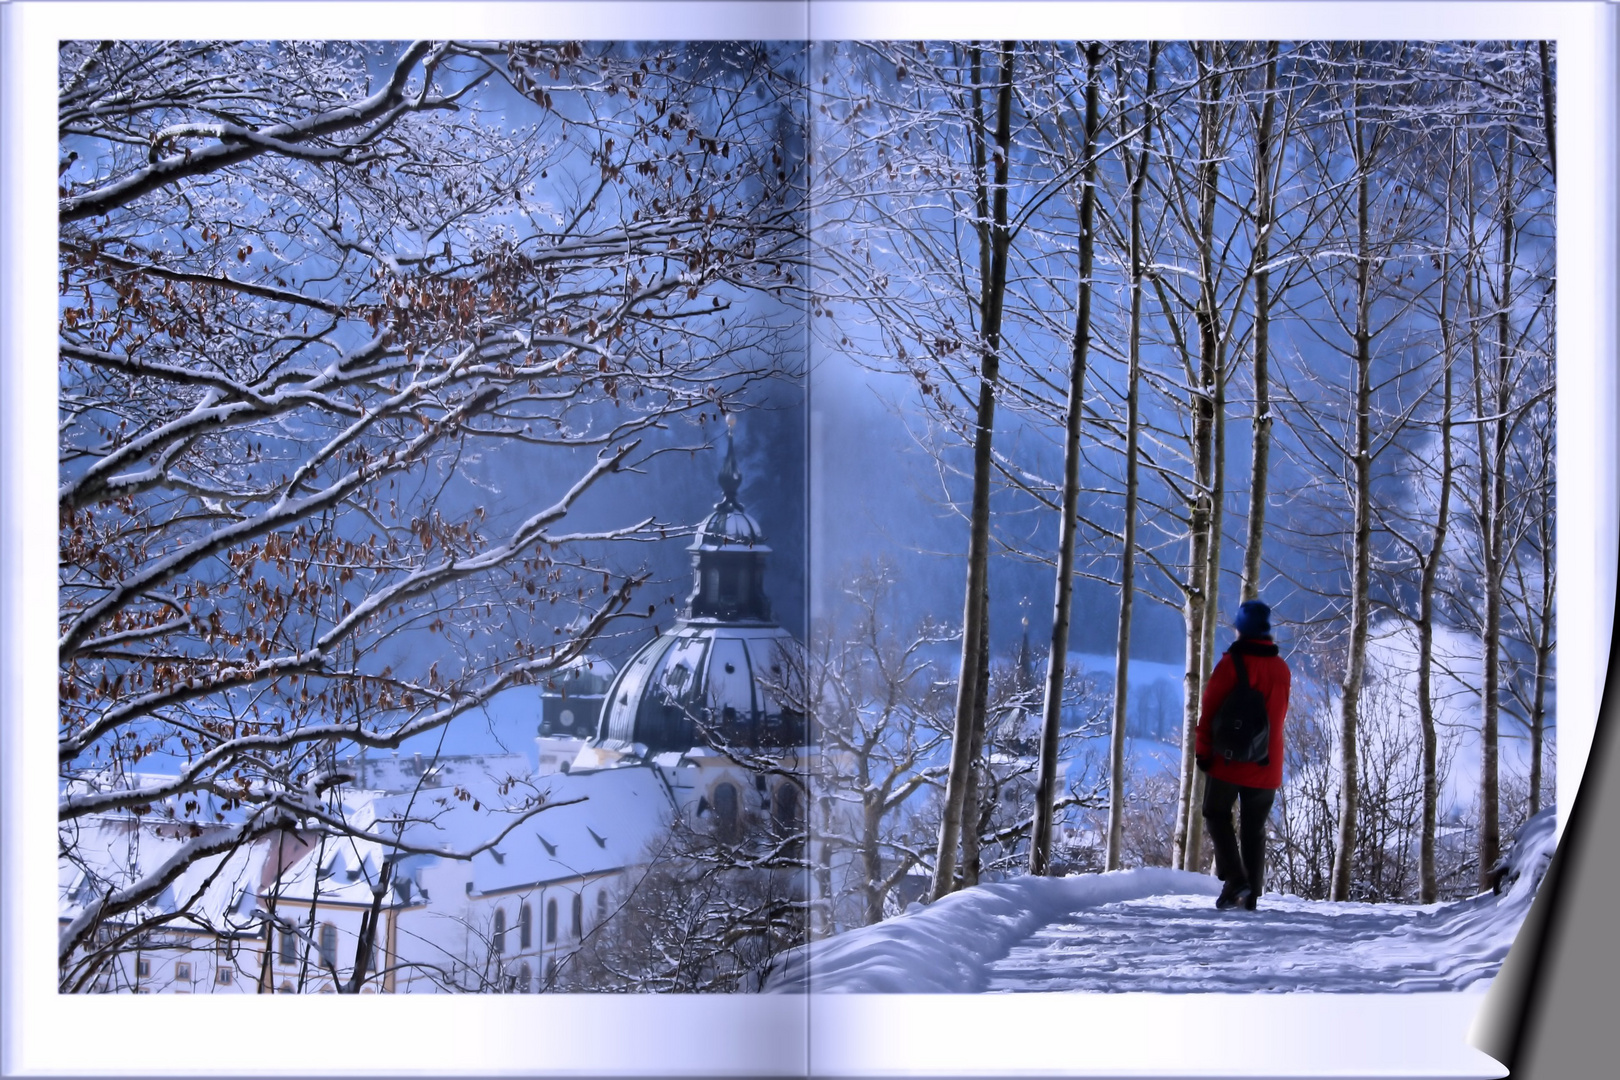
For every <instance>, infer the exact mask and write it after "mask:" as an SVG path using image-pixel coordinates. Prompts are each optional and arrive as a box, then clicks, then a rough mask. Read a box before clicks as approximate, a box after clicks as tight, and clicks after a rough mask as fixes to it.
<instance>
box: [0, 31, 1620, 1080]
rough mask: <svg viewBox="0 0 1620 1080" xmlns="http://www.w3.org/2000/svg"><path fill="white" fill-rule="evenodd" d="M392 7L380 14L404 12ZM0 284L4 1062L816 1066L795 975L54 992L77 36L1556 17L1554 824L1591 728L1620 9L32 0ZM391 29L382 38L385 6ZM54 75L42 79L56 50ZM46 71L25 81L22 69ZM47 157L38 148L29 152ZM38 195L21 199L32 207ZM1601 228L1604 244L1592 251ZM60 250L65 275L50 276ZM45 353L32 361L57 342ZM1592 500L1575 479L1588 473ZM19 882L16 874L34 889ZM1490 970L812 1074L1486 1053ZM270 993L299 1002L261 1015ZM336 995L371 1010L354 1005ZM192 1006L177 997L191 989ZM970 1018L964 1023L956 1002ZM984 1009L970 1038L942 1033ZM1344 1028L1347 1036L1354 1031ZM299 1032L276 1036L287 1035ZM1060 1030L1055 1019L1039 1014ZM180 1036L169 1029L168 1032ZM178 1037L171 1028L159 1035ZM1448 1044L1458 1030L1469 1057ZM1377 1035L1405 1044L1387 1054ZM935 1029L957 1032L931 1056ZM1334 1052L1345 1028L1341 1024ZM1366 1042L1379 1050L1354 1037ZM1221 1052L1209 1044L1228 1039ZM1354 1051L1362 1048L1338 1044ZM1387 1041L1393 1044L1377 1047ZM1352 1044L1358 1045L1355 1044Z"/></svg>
mask: <svg viewBox="0 0 1620 1080" xmlns="http://www.w3.org/2000/svg"><path fill="white" fill-rule="evenodd" d="M384 12H386V17H383V13H384ZM3 18H4V20H5V22H4V33H5V41H4V53H3V54H0V63H3V64H4V70H5V71H6V72H8V73H9V72H15V73H16V74H7V75H6V76H5V80H6V81H5V95H4V105H5V109H6V114H5V133H6V155H5V172H4V173H3V174H0V175H3V179H4V181H5V191H6V199H7V203H6V211H7V218H8V220H7V223H6V224H7V232H6V243H7V251H6V258H7V262H6V266H5V270H6V281H7V284H6V287H5V288H6V292H5V299H4V307H3V308H0V316H3V318H0V321H3V325H0V334H3V335H5V337H4V341H5V345H6V362H7V365H8V367H7V370H6V371H5V373H4V380H5V381H4V390H5V393H4V400H3V403H0V408H3V410H4V412H3V413H0V422H3V423H4V438H5V439H6V446H5V457H4V464H5V473H4V475H3V476H0V488H3V495H0V497H3V498H4V499H5V500H6V514H5V519H4V522H5V527H6V530H7V531H6V533H5V534H4V536H3V537H0V545H3V551H0V553H3V557H4V569H5V580H4V590H3V597H4V599H3V604H4V608H3V618H4V622H3V623H0V633H3V635H4V639H5V643H6V644H5V649H6V654H5V668H4V671H3V678H0V695H3V698H0V702H3V710H4V711H3V713H0V715H3V716H4V718H5V720H6V727H5V729H4V731H0V738H3V739H4V751H5V752H4V762H3V773H0V797H3V799H4V808H5V816H4V820H3V825H4V839H5V840H6V843H5V844H4V853H3V857H4V863H3V871H4V876H3V878H0V881H3V882H4V884H5V890H6V891H5V897H4V904H3V907H0V919H3V923H0V930H3V940H4V945H5V948H4V952H3V954H0V955H3V956H4V959H5V966H4V971H3V972H0V978H3V982H0V988H3V995H4V996H3V1004H4V1006H5V1016H4V1025H3V1027H0V1034H3V1037H4V1042H5V1048H4V1055H5V1056H4V1058H3V1060H0V1070H3V1071H4V1072H5V1073H6V1074H8V1075H9V1074H12V1073H19V1074H59V1075H60V1074H74V1075H89V1074H104V1075H136V1074H156V1075H187V1074H209V1075H227V1074H232V1073H236V1074H240V1073H244V1072H249V1073H264V1072H267V1071H268V1072H277V1073H280V1072H282V1071H283V1070H280V1069H277V1068H276V1064H277V1062H276V1059H275V1058H271V1057H269V1056H268V1055H267V1050H270V1048H274V1051H273V1052H274V1053H275V1054H276V1057H278V1058H279V1057H280V1056H281V1055H282V1054H285V1060H288V1061H296V1062H297V1063H299V1068H297V1069H295V1070H288V1072H304V1073H306V1074H310V1073H312V1074H317V1075H342V1074H346V1073H347V1074H357V1073H363V1074H379V1073H392V1074H401V1075H451V1074H469V1073H476V1074H481V1075H510V1074H536V1073H548V1072H551V1073H576V1074H577V1073H581V1072H587V1071H589V1072H595V1073H602V1074H626V1073H640V1074H654V1075H677V1074H698V1075H718V1074H739V1073H776V1074H794V1073H798V1072H800V1071H801V1070H802V1069H803V1066H804V1062H805V1060H806V1058H805V1047H804V1042H803V1037H804V1036H803V1026H804V1010H805V1008H806V1003H805V1001H804V1000H802V999H797V998H791V997H729V998H712V999H707V998H696V997H666V996H659V997H653V996H648V997H627V996H618V995H602V996H589V995H577V996H568V995H540V996H534V997H527V998H519V997H468V998H456V997H442V996H431V997H425V998H406V997H399V998H383V997H376V998H351V999H342V1000H338V999H332V998H296V997H291V998H290V997H282V996H272V997H271V998H270V999H269V1001H265V1000H264V999H256V1003H255V1004H254V1005H248V1004H247V1002H246V1001H234V1000H231V999H227V998H223V997H218V998H215V997H206V996H200V997H194V998H191V999H190V1000H189V1001H187V1002H186V1003H185V1004H184V1005H183V1006H177V1003H176V1002H175V1001H174V999H173V998H169V997H164V996H152V997H147V998H135V997H127V996H124V997H108V998H101V997H67V996H59V995H57V994H56V992H55V978H54V972H55V963H54V957H53V956H52V948H51V945H52V943H53V940H54V935H44V936H42V935H39V934H29V933H27V928H29V927H31V926H37V925H39V924H40V920H42V919H43V920H44V922H43V924H44V925H53V924H54V918H53V916H54V913H55V906H56V897H55V887H54V882H55V875H54V863H55V850H54V845H53V844H52V843H51V841H50V834H51V830H50V829H49V828H48V827H46V826H45V821H47V820H48V819H49V816H50V814H51V813H52V812H53V807H54V801H55V789H54V776H55V765H54V753H53V748H52V741H51V740H50V739H49V737H48V736H47V734H46V731H47V729H46V727H45V726H44V725H42V724H32V725H29V724H24V723H21V722H20V720H21V718H24V717H27V716H42V715H54V713H55V709H56V701H55V688H54V683H53V679H52V673H53V672H54V670H55V662H54V655H53V654H52V652H51V647H50V642H51V641H52V640H53V639H54V622H53V619H54V612H55V582H54V577H53V576H52V575H48V574H45V573H42V572H41V570H42V569H43V568H44V567H47V566H53V565H54V562H55V557H56V553H55V537H54V535H53V525H52V523H53V521H54V516H55V515H54V513H53V510H54V505H55V498H54V491H55V479H56V478H55V471H54V470H53V469H50V468H46V467H41V464H40V463H42V462H49V461H52V460H54V458H55V431H54V423H53V422H52V420H53V416H54V412H55V409H54V400H55V365H54V362H52V361H53V360H54V355H55V344H54V342H55V334H56V327H55V318H54V312H55V308H56V302H55V299H56V298H55V295H54V285H53V282H54V265H55V250H54V249H55V228H54V213H53V212H52V210H53V209H54V207H53V200H54V186H53V183H52V180H53V178H52V177H51V175H50V174H49V173H48V172H47V171H46V169H45V168H44V167H43V164H44V163H49V162H54V160H55V130H54V122H53V120H54V105H53V101H52V99H51V96H50V94H49V92H48V91H47V92H46V93H45V94H43V95H41V94H40V93H39V89H40V87H52V86H54V79H55V70H54V69H55V63H54V56H55V50H54V48H53V47H45V48H41V45H42V43H53V42H54V40H55V39H56V38H58V37H65V36H77V35H83V34H90V33H93V34H94V35H95V36H108V37H120V36H123V37H154V36H185V37H211V36H235V37H291V36H306V35H310V34H312V33H317V32H318V33H319V35H320V36H324V37H334V38H348V37H352V38H376V37H381V36H386V37H390V38H403V37H408V36H431V35H434V34H450V33H455V34H457V35H461V36H467V35H479V36H486V37H546V38H558V37H571V36H577V37H587V38H614V37H619V38H625V37H637V38H668V39H681V38H685V39H698V38H705V37H739V38H750V37H784V38H785V37H798V36H801V35H803V34H804V33H805V32H806V30H805V28H806V27H807V26H808V28H809V33H810V35H811V36H814V37H817V38H847V37H867V38H871V37H885V36H895V37H918V36H927V37H941V36H951V35H954V34H964V35H973V34H977V35H979V36H996V37H1001V36H1008V35H1014V36H1016V35H1027V36H1039V37H1058V38H1062V37H1105V38H1129V37H1143V36H1147V35H1149V34H1151V35H1152V36H1155V37H1161V38H1187V37H1192V38H1211V37H1219V38H1226V39H1235V38H1269V37H1278V38H1295V39H1297V38H1307V37H1312V38H1323V37H1342V38H1354V37H1369V38H1371V37H1403V38H1415V37H1434V38H1441V37H1448V38H1451V37H1471V38H1482V37H1515V38H1526V37H1531V38H1533V37H1547V38H1556V39H1557V40H1558V42H1559V64H1560V81H1559V96H1560V112H1559V136H1560V138H1559V142H1560V151H1561V154H1560V156H1561V158H1562V161H1561V167H1562V176H1561V180H1560V189H1559V196H1558V215H1559V249H1558V262H1559V278H1560V287H1559V291H1560V306H1559V312H1558V333H1559V352H1560V360H1559V389H1558V395H1559V410H1560V415H1559V444H1560V447H1561V448H1569V449H1571V450H1572V451H1573V450H1574V449H1575V448H1579V453H1578V454H1577V453H1570V454H1568V455H1564V456H1561V458H1560V461H1559V483H1560V491H1561V492H1563V493H1564V494H1565V498H1564V499H1563V500H1562V501H1561V504H1560V507H1559V551H1558V558H1559V576H1560V579H1561V580H1562V581H1563V582H1564V583H1565V584H1566V586H1567V587H1566V588H1564V589H1561V590H1560V596H1559V641H1560V650H1559V651H1560V672H1561V675H1562V678H1561V680H1560V699H1559V704H1560V709H1559V714H1560V715H1559V726H1560V731H1559V758H1558V774H1559V793H1560V800H1559V801H1560V821H1561V822H1562V815H1563V814H1564V808H1565V807H1567V806H1568V804H1569V802H1570V800H1571V799H1572V797H1573V795H1574V792H1575V789H1576V786H1577V783H1578V779H1579V776H1580V771H1581V768H1582V766H1583V765H1584V761H1585V757H1586V752H1587V749H1588V747H1589V745H1590V739H1591V731H1592V725H1593V723H1594V721H1595V717H1596V709H1597V703H1598V700H1599V697H1600V695H1601V689H1602V681H1603V671H1604V664H1605V662H1606V659H1607V645H1608V641H1609V625H1610V616H1611V614H1612V612H1611V607H1612V600H1613V597H1614V587H1613V586H1614V554H1615V545H1614V536H1615V520H1616V516H1615V503H1616V499H1615V483H1614V471H1613V470H1614V468H1615V462H1616V458H1617V455H1616V451H1615V447H1616V436H1615V430H1614V423H1613V420H1612V414H1613V403H1614V401H1615V392H1614V386H1615V379H1614V369H1613V365H1612V363H1604V362H1602V361H1603V360H1604V359H1606V358H1608V357H1610V356H1611V353H1610V346H1611V345H1612V342H1613V340H1614V334H1613V326H1612V320H1613V313H1612V305H1611V303H1610V298H1611V297H1612V296H1613V295H1614V288H1613V282H1614V276H1613V272H1614V268H1613V266H1612V263H1611V259H1610V257H1609V253H1608V249H1607V247H1606V244H1607V241H1608V238H1609V237H1611V236H1612V232H1613V230H1612V225H1613V216H1612V213H1611V208H1610V205H1609V192H1611V191H1612V190H1613V188H1612V185H1611V184H1609V183H1608V180H1609V178H1610V177H1612V176H1613V169H1612V168H1611V167H1610V163H1609V160H1608V158H1609V152H1610V150H1611V149H1612V130H1613V125H1612V122H1611V119H1612V117H1611V113H1610V110H1609V109H1608V108H1607V103H1608V101H1610V100H1612V94H1610V95H1608V96H1607V97H1604V98H1603V101H1604V104H1605V107H1604V108H1601V109H1600V108H1598V104H1599V98H1600V90H1603V91H1606V90H1608V89H1612V88H1611V87H1609V84H1608V83H1607V82H1606V81H1600V74H1601V75H1602V77H1603V79H1604V80H1606V79H1607V78H1608V75H1609V73H1608V72H1607V71H1604V70H1602V65H1601V64H1600V60H1599V58H1600V55H1604V56H1606V53H1605V50H1606V49H1608V48H1610V47H1611V44H1612V41H1613V34H1612V26H1611V18H1610V15H1609V11H1608V10H1606V9H1605V6H1604V5H1601V4H1571V3H1547V4H1540V3H1537V4H1530V3H1526V4H1462V3H1423V4H1407V3H1341V4H1309V3H1261V4H1255V3H1249V4H1231V3H1138V4H1130V3H1102V4H1067V3H999V4H986V3H961V4H938V3H935V4H920V3H892V4H853V3H843V2H836V0H817V2H816V3H814V4H813V5H811V6H809V7H806V6H805V5H801V4H797V3H777V4H766V3H725V2H721V3H656V2H654V3H612V4H603V3H596V4H570V3H557V4H485V3H458V4H391V5H387V6H386V7H384V6H382V5H378V4H366V3H343V4H338V3H319V4H314V3H279V4H247V3H244V4H220V3H211V4H198V3H77V4H70V3H32V2H26V3H12V4H8V5H6V6H5V8H4V9H3ZM380 29H382V30H386V33H379V30H380ZM41 65H43V68H44V71H45V75H44V76H43V81H40V79H41V76H40V66H41ZM23 87H26V88H29V89H31V90H32V91H33V93H32V94H30V93H28V92H27V91H20V88H23ZM30 163H32V166H33V167H32V168H29V167H28V166H29V164H30ZM30 210H32V211H33V214H32V216H30V213H29V211H30ZM1600 245H1604V246H1602V247H1601V249H1600ZM46 266H48V267H49V268H50V270H49V271H45V272H42V268H43V267H46ZM40 357H48V358H51V360H50V361H45V362H41V361H40V360H39V359H38V358H40ZM1572 496H1573V497H1572ZM14 885H15V886H16V887H13V886H14ZM1477 1000H1478V998H1477V996H1476V995H1473V994H1462V995H1423V996H1417V997H1393V996H1391V997H1377V998H1362V997H1348V996H1340V995H1286V996H1283V997H1280V998H1275V997H1270V998H1267V999H1265V1000H1263V1001H1254V1000H1253V999H1250V998H1248V997H1245V996H1237V995H1233V996H1227V995H1219V996H1217V995H1208V996H1206V995H1198V996H1187V995H1179V996H1159V995H1106V996H1085V995H1046V994H1038V995H1021V996H1018V997H1016V998H1014V997H1005V998H996V999H989V998H975V997H959V998H948V999H940V998H928V997H910V998H898V997H859V998H842V999H833V998H826V999H820V1000H818V1001H816V1002H815V1006H814V1015H815V1017H816V1029H815V1032H816V1041H815V1061H814V1064H815V1066H816V1068H817V1071H818V1072H822V1071H826V1072H838V1073H845V1072H862V1073H884V1072H906V1073H927V1074H947V1073H955V1074H964V1073H966V1074H983V1073H986V1072H998V1071H1008V1072H1031V1071H1035V1072H1045V1071H1054V1070H1056V1071H1063V1072H1072V1071H1087V1072H1107V1073H1115V1074H1117V1073H1122V1072H1129V1073H1134V1074H1138V1075H1147V1074H1151V1073H1152V1072H1156V1071H1167V1070H1175V1071H1178V1072H1186V1071H1188V1070H1193V1071H1197V1072H1201V1073H1227V1074H1233V1073H1260V1072H1272V1071H1285V1072H1288V1073H1291V1074H1296V1075H1297V1074H1307V1073H1310V1072H1315V1071H1321V1070H1327V1071H1332V1072H1338V1073H1341V1074H1343V1073H1346V1072H1354V1073H1358V1074H1366V1073H1369V1072H1377V1073H1381V1074H1407V1073H1410V1074H1413V1075H1416V1074H1420V1073H1422V1074H1431V1073H1435V1072H1446V1073H1450V1074H1458V1073H1474V1074H1476V1075H1490V1074H1492V1073H1491V1070H1490V1069H1489V1068H1488V1066H1484V1065H1482V1064H1481V1062H1482V1060H1483V1059H1482V1056H1481V1055H1478V1054H1477V1053H1475V1052H1472V1051H1468V1050H1467V1049H1466V1047H1464V1046H1463V1045H1462V1038H1463V1036H1464V1034H1465V1031H1466V1026H1467V1020H1468V1018H1470V1017H1471V1016H1472V1004H1471V1003H1474V1002H1477ZM266 1008H268V1009H272V1010H280V1011H277V1012H272V1013H270V1014H269V1017H268V1022H267V1016H266V1013H265V1012H264V1011H263V1010H265V1009H266ZM333 1008H342V1009H352V1010H355V1011H354V1013H353V1015H352V1016H347V1017H343V1018H340V1019H338V1018H334V1017H333V1016H332V1015H331V1011H332V1009H333ZM178 1009H183V1010H184V1012H181V1011H178ZM1254 1009H1259V1010H1260V1011H1261V1013H1263V1014H1264V1015H1265V1017H1266V1019H1265V1021H1264V1022H1263V1024H1262V1027H1264V1028H1266V1029H1268V1030H1275V1029H1276V1028H1277V1027H1278V1026H1279V1025H1286V1028H1287V1032H1288V1034H1287V1036H1286V1037H1284V1038H1279V1039H1276V1040H1271V1041H1269V1042H1268V1041H1266V1040H1261V1041H1262V1042H1263V1043H1265V1044H1266V1046H1268V1047H1269V1049H1264V1048H1263V1049H1262V1050H1261V1052H1259V1053H1258V1054H1257V1053H1254V1052H1246V1053H1244V1054H1243V1055H1242V1057H1241V1059H1238V1058H1237V1057H1236V1056H1235V1055H1223V1054H1221V1053H1219V1052H1218V1044H1220V1043H1221V1042H1224V1041H1225V1040H1222V1039H1219V1038H1209V1037H1208V1036H1207V1035H1205V1036H1204V1037H1187V1036H1182V1035H1178V1034H1176V1033H1177V1032H1192V1033H1198V1032H1203V1033H1210V1032H1216V1031H1220V1030H1223V1029H1226V1030H1231V1029H1232V1025H1236V1029H1237V1030H1244V1029H1246V1028H1247V1025H1248V1024H1249V1023H1252V1022H1253V1020H1254V1017H1253V1016H1252V1015H1251V1011H1252V1010H1254ZM969 1023H971V1028H970V1027H967V1026H964V1025H967V1024H969ZM969 1030H977V1031H981V1032H987V1033H998V1034H990V1035H989V1036H988V1037H977V1038H940V1037H938V1033H940V1032H957V1033H962V1032H966V1031H969ZM1334 1032H1339V1033H1340V1034H1339V1035H1338V1036H1337V1037H1335V1036H1334V1034H1333V1033H1334ZM281 1033H285V1034H284V1035H282V1034H281ZM1038 1033H1045V1037H1044V1038H1029V1037H1028V1036H1029V1035H1032V1034H1038ZM176 1035H177V1036H178V1037H175V1036H176ZM170 1038H172V1039H173V1041H172V1043H171V1042H168V1041H164V1040H166V1039H170ZM1453 1039H1455V1041H1456V1045H1457V1047H1458V1052H1457V1053H1455V1054H1453V1053H1450V1052H1449V1049H1448V1048H1449V1047H1450V1046H1451V1043H1452V1041H1453ZM1365 1044H1374V1045H1377V1046H1380V1047H1382V1048H1384V1049H1383V1050H1380V1051H1379V1052H1376V1053H1373V1052H1370V1051H1366V1049H1365ZM930 1046H937V1047H938V1048H939V1049H938V1052H936V1053H928V1052H927V1051H928V1048H929V1047H930ZM1336 1046H1337V1047H1338V1049H1337V1050H1336V1049H1335V1047H1336ZM1356 1046H1363V1052H1361V1053H1353V1052H1351V1051H1353V1049H1354V1048H1355V1047H1356ZM1212 1051H1217V1052H1215V1053H1213V1054H1212V1053H1211V1052H1212ZM1340 1051H1343V1053H1340ZM1385 1051H1388V1052H1385ZM1346 1055H1348V1056H1346Z"/></svg>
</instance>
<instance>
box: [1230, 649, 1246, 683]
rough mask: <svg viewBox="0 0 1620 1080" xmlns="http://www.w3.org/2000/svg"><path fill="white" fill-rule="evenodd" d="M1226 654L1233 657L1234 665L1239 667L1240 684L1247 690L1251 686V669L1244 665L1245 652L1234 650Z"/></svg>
mask: <svg viewBox="0 0 1620 1080" xmlns="http://www.w3.org/2000/svg"><path fill="white" fill-rule="evenodd" d="M1226 655H1227V656H1230V657H1231V658H1232V666H1233V667H1235V668H1237V677H1238V686H1241V687H1243V688H1244V689H1245V690H1247V689H1248V688H1249V669H1248V668H1246V667H1244V666H1243V654H1242V653H1240V652H1236V651H1233V652H1228V653H1227V654H1226ZM1233 689H1236V687H1234V688H1233Z"/></svg>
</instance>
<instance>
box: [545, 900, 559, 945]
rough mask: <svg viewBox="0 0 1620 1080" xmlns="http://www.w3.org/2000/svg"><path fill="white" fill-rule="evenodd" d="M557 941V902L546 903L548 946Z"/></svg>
mask: <svg viewBox="0 0 1620 1080" xmlns="http://www.w3.org/2000/svg"><path fill="white" fill-rule="evenodd" d="M556 941H557V901H555V900H547V901H546V944H547V945H553V944H555V943H556Z"/></svg>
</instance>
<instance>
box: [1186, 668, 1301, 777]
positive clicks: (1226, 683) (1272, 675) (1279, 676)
mask: <svg viewBox="0 0 1620 1080" xmlns="http://www.w3.org/2000/svg"><path fill="white" fill-rule="evenodd" d="M1234 652H1237V653H1242V654H1243V669H1244V670H1245V671H1246V672H1248V675H1249V685H1250V686H1252V687H1254V688H1255V689H1256V690H1259V691H1260V693H1262V694H1264V695H1265V698H1266V716H1267V718H1268V719H1269V720H1270V721H1271V749H1270V751H1269V757H1268V760H1267V761H1266V763H1265V764H1264V765H1261V764H1259V763H1257V762H1253V761H1242V762H1227V761H1222V760H1220V759H1218V758H1215V756H1214V754H1215V750H1214V748H1213V747H1212V746H1211V745H1210V730H1209V729H1210V719H1211V717H1213V716H1214V715H1215V710H1216V709H1218V708H1220V705H1221V702H1223V701H1225V700H1226V695H1227V694H1229V693H1231V692H1232V687H1234V686H1236V685H1237V667H1236V666H1234V665H1233V663H1232V653H1234ZM1290 681H1291V679H1290V675H1289V672H1288V662H1287V661H1286V660H1284V659H1283V658H1282V657H1281V656H1278V655H1277V646H1276V643H1274V642H1273V641H1272V640H1271V639H1270V638H1238V639H1237V640H1236V641H1234V642H1232V647H1231V648H1229V649H1227V650H1226V653H1225V654H1224V655H1222V657H1221V660H1220V663H1218V664H1216V665H1215V670H1214V671H1213V672H1211V673H1210V676H1209V682H1208V683H1206V684H1205V685H1204V702H1203V708H1202V709H1201V710H1199V713H1198V740H1197V743H1196V744H1195V751H1196V753H1197V755H1198V757H1199V758H1200V759H1203V760H1209V761H1210V762H1211V764H1210V768H1209V775H1211V776H1213V777H1215V778H1216V779H1217V780H1225V781H1227V782H1228V783H1232V784H1239V785H1241V786H1243V787H1255V788H1271V789H1272V790H1276V789H1277V788H1280V787H1282V767H1283V718H1284V717H1286V716H1287V715H1288V686H1289V682H1290Z"/></svg>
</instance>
